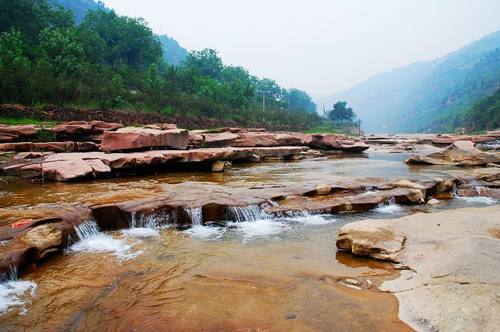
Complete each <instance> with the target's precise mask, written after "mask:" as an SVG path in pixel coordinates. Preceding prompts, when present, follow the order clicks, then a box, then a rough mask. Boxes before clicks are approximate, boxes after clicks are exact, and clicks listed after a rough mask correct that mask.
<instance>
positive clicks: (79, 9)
mask: <svg viewBox="0 0 500 332" xmlns="http://www.w3.org/2000/svg"><path fill="white" fill-rule="evenodd" d="M49 3H50V4H51V5H53V6H56V5H60V6H62V7H64V8H66V9H70V10H71V11H72V12H73V15H74V16H75V23H76V24H77V25H79V24H81V23H82V22H83V20H84V18H85V15H87V13H88V12H89V11H90V10H98V9H100V10H103V11H110V10H111V9H109V8H107V7H106V6H105V5H104V3H103V2H101V1H94V0H49ZM158 39H159V40H160V43H161V45H162V47H163V58H164V59H165V61H166V62H167V63H170V64H173V65H178V64H179V63H180V62H181V61H183V60H184V59H186V56H187V55H188V51H187V50H186V49H185V48H183V47H181V46H180V45H179V43H178V42H177V41H176V40H175V39H173V38H171V37H168V36H167V35H160V36H158Z"/></svg>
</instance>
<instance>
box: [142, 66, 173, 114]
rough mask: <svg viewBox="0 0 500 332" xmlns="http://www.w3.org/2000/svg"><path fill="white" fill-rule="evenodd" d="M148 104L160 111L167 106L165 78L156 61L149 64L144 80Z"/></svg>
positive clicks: (154, 109)
mask: <svg viewBox="0 0 500 332" xmlns="http://www.w3.org/2000/svg"><path fill="white" fill-rule="evenodd" d="M143 89H144V95H145V97H146V105H147V106H148V107H149V108H150V109H152V110H153V111H156V112H160V111H161V110H162V109H163V108H164V107H165V106H167V98H166V94H165V79H164V78H163V77H162V76H161V75H160V73H159V72H158V66H157V65H156V63H152V64H151V65H150V66H149V69H148V74H147V77H146V78H145V79H144V81H143Z"/></svg>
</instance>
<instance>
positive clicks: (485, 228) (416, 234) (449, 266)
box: [337, 205, 500, 331]
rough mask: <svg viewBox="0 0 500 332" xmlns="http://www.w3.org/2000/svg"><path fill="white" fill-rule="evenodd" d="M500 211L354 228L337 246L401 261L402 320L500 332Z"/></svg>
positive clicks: (431, 327)
mask: <svg viewBox="0 0 500 332" xmlns="http://www.w3.org/2000/svg"><path fill="white" fill-rule="evenodd" d="M499 215H500V207H499V206H498V205H496V206H492V207H488V208H474V209H459V210H451V211H443V212H439V213H432V214H425V215H423V214H417V215H413V216H408V217H403V218H399V219H390V220H380V219H375V220H374V219H371V220H363V221H358V222H355V223H351V224H348V225H345V226H344V227H342V228H341V229H340V231H339V237H338V240H337V247H338V248H340V249H343V250H348V251H351V252H353V253H354V254H357V255H362V256H368V257H372V258H376V259H384V260H390V261H393V262H397V263H398V264H399V265H398V266H399V267H400V268H401V269H403V271H402V274H401V276H400V277H399V278H397V279H395V280H393V281H387V282H384V284H383V285H382V287H381V289H382V290H384V291H387V292H389V293H392V294H394V295H396V297H397V298H398V300H399V303H400V312H399V317H400V318H401V319H402V320H403V321H404V322H406V323H407V324H409V325H410V326H412V327H413V328H414V329H416V330H418V331H495V330H496V329H497V328H498V326H500V315H499V314H498V313H499V312H500V291H499V289H500V273H499V272H498V271H500V219H499V217H498V216H499Z"/></svg>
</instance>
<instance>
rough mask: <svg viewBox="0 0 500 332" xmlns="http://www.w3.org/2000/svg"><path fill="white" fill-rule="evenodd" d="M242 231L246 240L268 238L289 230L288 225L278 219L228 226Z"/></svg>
mask: <svg viewBox="0 0 500 332" xmlns="http://www.w3.org/2000/svg"><path fill="white" fill-rule="evenodd" d="M227 225H228V226H230V227H235V228H236V229H238V230H239V231H241V232H242V233H243V235H244V237H245V239H248V238H253V237H268V236H271V235H276V234H279V233H281V232H283V231H284V230H286V229H287V228H289V226H288V225H286V224H284V223H282V222H279V221H277V220H276V219H259V220H256V221H243V222H230V223H228V224H227Z"/></svg>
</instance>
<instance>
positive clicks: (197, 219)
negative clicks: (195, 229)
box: [186, 207, 203, 225]
mask: <svg viewBox="0 0 500 332" xmlns="http://www.w3.org/2000/svg"><path fill="white" fill-rule="evenodd" d="M186 212H187V214H188V215H189V218H191V224H193V225H203V213H202V210H201V207H197V208H190V209H189V210H186Z"/></svg>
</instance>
